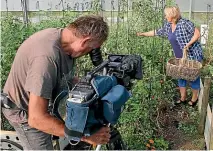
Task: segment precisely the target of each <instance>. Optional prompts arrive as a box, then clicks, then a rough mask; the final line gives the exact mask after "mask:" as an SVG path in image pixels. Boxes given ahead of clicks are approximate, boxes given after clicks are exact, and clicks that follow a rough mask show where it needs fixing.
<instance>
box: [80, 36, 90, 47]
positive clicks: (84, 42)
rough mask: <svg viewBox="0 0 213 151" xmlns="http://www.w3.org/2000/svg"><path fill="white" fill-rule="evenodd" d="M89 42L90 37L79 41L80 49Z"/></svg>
mask: <svg viewBox="0 0 213 151" xmlns="http://www.w3.org/2000/svg"><path fill="white" fill-rule="evenodd" d="M90 41H91V38H90V37H85V38H83V39H82V41H81V47H85V46H87V45H88V44H89V42H90Z"/></svg>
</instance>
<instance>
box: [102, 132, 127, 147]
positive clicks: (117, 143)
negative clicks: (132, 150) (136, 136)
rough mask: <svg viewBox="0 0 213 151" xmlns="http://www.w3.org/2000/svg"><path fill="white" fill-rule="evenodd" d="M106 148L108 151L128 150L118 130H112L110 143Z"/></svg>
mask: <svg viewBox="0 0 213 151" xmlns="http://www.w3.org/2000/svg"><path fill="white" fill-rule="evenodd" d="M106 148H107V149H108V150H127V146H126V145H125V143H124V141H123V140H122V137H121V135H120V133H119V131H118V130H117V129H113V130H112V132H111V138H110V142H109V143H108V144H107V145H106Z"/></svg>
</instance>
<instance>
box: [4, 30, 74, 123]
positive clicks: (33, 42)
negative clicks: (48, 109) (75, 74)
mask: <svg viewBox="0 0 213 151" xmlns="http://www.w3.org/2000/svg"><path fill="white" fill-rule="evenodd" d="M61 31H62V29H56V28H50V29H45V30H42V31H39V32H37V33H35V34H33V35H32V36H30V37H29V38H28V39H27V40H25V41H24V43H23V44H22V45H21V46H20V47H19V49H18V51H17V54H16V56H15V59H14V62H13V65H12V67H11V71H10V74H9V76H8V79H7V81H6V84H5V87H4V92H5V93H7V94H8V95H9V97H10V98H11V100H13V101H15V103H16V104H17V106H18V107H19V108H21V109H23V110H26V111H27V110H28V104H29V94H30V93H33V94H35V95H37V96H41V97H43V98H45V99H47V100H50V101H52V100H54V98H55V97H56V96H57V94H58V93H59V92H60V91H61V90H63V89H66V86H67V85H66V82H65V79H66V80H71V78H72V71H73V63H74V59H72V58H71V57H70V56H68V55H67V54H65V53H64V52H63V49H62V48H61V44H60V38H61ZM65 77H66V78H65ZM17 114H20V113H17ZM13 115H14V113H13ZM17 118H19V117H16V119H17ZM20 118H22V117H20ZM23 120H24V119H17V121H21V122H22V121H23Z"/></svg>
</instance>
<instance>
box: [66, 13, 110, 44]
mask: <svg viewBox="0 0 213 151" xmlns="http://www.w3.org/2000/svg"><path fill="white" fill-rule="evenodd" d="M68 29H71V30H72V31H74V34H75V35H76V36H77V37H87V36H90V37H91V39H92V41H96V42H99V43H102V42H104V41H105V40H106V39H107V37H108V33H109V27H108V25H107V23H106V22H105V21H104V19H103V17H101V16H98V15H85V16H81V17H79V18H77V19H76V20H75V21H74V22H72V23H71V24H70V25H69V26H68ZM73 29H74V30H73Z"/></svg>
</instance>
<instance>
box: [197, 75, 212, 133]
mask: <svg viewBox="0 0 213 151" xmlns="http://www.w3.org/2000/svg"><path fill="white" fill-rule="evenodd" d="M210 85H211V78H210V77H205V80H204V90H203V98H202V104H201V112H200V116H199V125H198V132H199V133H200V134H202V135H203V133H204V129H205V122H206V114H207V106H208V100H209V90H210Z"/></svg>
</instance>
